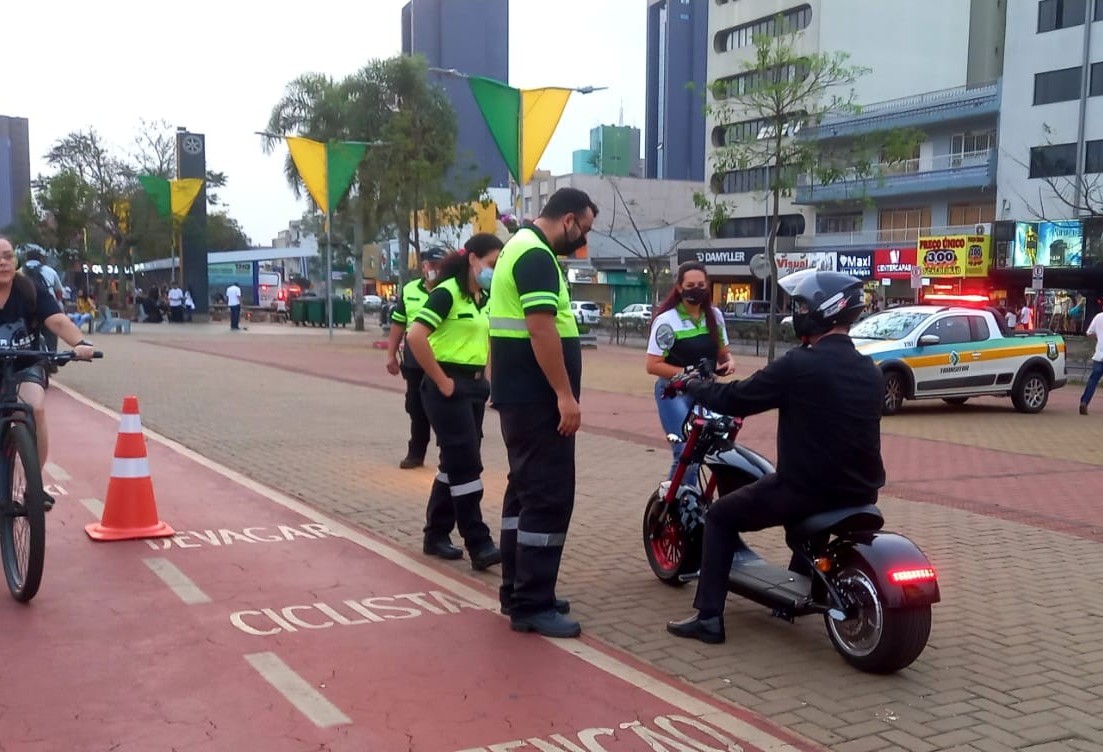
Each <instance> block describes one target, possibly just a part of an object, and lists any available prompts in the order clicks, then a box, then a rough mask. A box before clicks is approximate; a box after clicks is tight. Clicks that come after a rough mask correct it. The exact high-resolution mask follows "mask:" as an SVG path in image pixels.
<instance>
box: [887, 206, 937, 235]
mask: <svg viewBox="0 0 1103 752" xmlns="http://www.w3.org/2000/svg"><path fill="white" fill-rule="evenodd" d="M878 229H880V231H881V232H880V235H881V238H880V239H881V241H882V242H886V243H906V242H914V241H916V240H918V239H919V236H920V235H924V234H926V233H928V232H930V230H931V209H930V207H917V208H914V209H882V210H881V214H880V216H879V217H878Z"/></svg>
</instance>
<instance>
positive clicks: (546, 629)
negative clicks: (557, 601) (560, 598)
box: [509, 609, 582, 637]
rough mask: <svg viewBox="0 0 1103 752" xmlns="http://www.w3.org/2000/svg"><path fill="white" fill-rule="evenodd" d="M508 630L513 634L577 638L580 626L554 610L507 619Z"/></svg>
mask: <svg viewBox="0 0 1103 752" xmlns="http://www.w3.org/2000/svg"><path fill="white" fill-rule="evenodd" d="M509 628H510V629H512V630H513V631H514V632H536V634H538V635H542V636H544V637H578V636H579V635H580V634H582V625H581V624H579V623H578V622H577V621H574V620H573V619H568V618H567V617H566V616H564V615H563V614H561V613H559V612H558V611H556V610H555V609H548V610H547V611H541V612H540V613H538V614H533V615H532V616H511V617H509Z"/></svg>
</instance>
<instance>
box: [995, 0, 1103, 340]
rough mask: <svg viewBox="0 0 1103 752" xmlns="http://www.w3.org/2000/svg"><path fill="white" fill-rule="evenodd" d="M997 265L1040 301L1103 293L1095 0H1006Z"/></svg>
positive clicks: (1102, 65)
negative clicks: (1037, 289)
mask: <svg viewBox="0 0 1103 752" xmlns="http://www.w3.org/2000/svg"><path fill="white" fill-rule="evenodd" d="M1007 6H1008V15H1007V48H1008V50H1010V51H1011V52H1012V54H1010V55H1009V56H1008V58H1007V64H1006V67H1005V71H1004V77H1003V92H1002V106H1003V109H1002V112H1001V116H1000V138H999V162H1000V163H999V174H998V175H997V200H998V204H999V213H998V218H999V219H1000V220H1004V221H1005V222H1001V223H1000V224H999V225H998V226H997V234H998V239H997V253H996V256H997V268H996V271H995V272H994V274H993V276H994V277H995V278H996V279H997V280H999V281H1000V282H1001V283H1002V284H1005V285H1006V286H1008V287H1011V288H1013V289H1019V290H1024V289H1026V288H1029V287H1030V286H1031V284H1032V279H1033V271H1032V267H1033V266H1041V267H1043V268H1044V272H1043V286H1044V289H1043V292H1042V293H1041V294H1039V295H1038V296H1037V300H1039V301H1040V302H1039V303H1038V306H1039V307H1040V308H1042V309H1043V313H1044V310H1045V309H1046V308H1047V307H1050V306H1051V305H1052V304H1053V300H1054V298H1055V296H1056V297H1057V298H1058V299H1059V298H1060V297H1061V293H1062V292H1064V293H1065V294H1066V296H1068V295H1074V296H1079V295H1083V296H1084V297H1085V298H1086V300H1087V303H1088V319H1087V320H1088V321H1090V320H1091V319H1090V316H1091V315H1093V314H1094V313H1095V312H1097V311H1098V306H1097V305H1096V300H1097V299H1098V298H1099V297H1100V295H1101V294H1103V0H1007Z"/></svg>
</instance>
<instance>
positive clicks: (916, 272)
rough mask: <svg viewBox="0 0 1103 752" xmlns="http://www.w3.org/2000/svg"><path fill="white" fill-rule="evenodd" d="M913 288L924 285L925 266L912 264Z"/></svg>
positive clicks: (916, 288)
mask: <svg viewBox="0 0 1103 752" xmlns="http://www.w3.org/2000/svg"><path fill="white" fill-rule="evenodd" d="M911 280H912V289H913V290H919V289H922V287H923V267H921V266H912V277H911Z"/></svg>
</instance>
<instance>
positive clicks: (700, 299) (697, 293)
mask: <svg viewBox="0 0 1103 752" xmlns="http://www.w3.org/2000/svg"><path fill="white" fill-rule="evenodd" d="M708 297H709V291H708V290H706V289H705V288H703V287H687V288H686V289H684V290H682V300H684V301H685V302H687V303H689V304H690V305H704V304H705V301H706V300H708Z"/></svg>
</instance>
